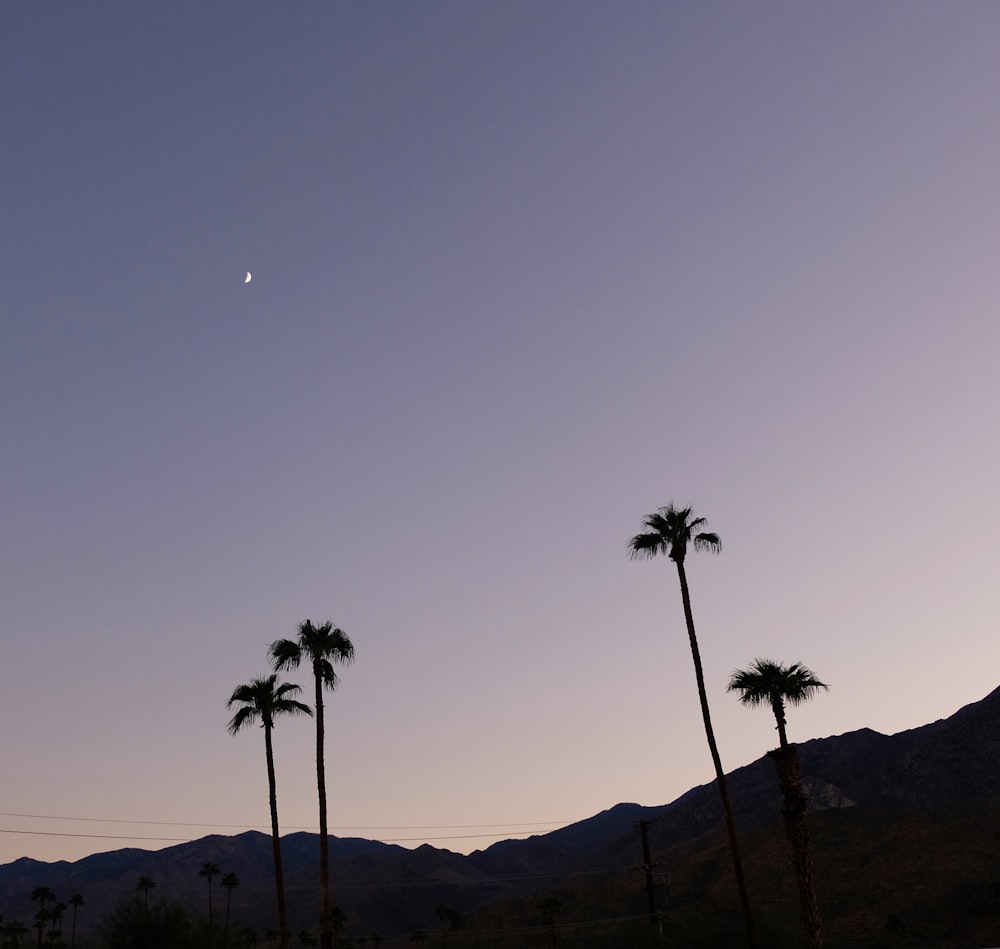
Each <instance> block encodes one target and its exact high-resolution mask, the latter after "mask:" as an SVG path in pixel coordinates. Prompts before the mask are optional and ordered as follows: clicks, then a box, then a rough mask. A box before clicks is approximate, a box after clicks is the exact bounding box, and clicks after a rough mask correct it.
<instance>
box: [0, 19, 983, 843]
mask: <svg viewBox="0 0 1000 949" xmlns="http://www.w3.org/2000/svg"><path fill="white" fill-rule="evenodd" d="M998 36H1000V5H998V4H996V3H993V2H988V0H981V2H980V0H967V2H962V3H945V2H933V3H928V2H921V0H899V2H879V3H870V2H868V0H864V2H852V0H846V2H839V3H837V4H801V3H798V2H791V0H789V2H757V3H753V4H741V3H735V2H733V3H718V2H703V0H698V2H694V0H682V2H666V0H662V2H652V0H626V2H614V3H611V2H606V0H601V2H594V0H541V2H539V0H482V2H478V0H476V2H468V0H426V2H409V0H397V2H388V0H387V2H378V3H346V2H343V3H340V2H338V3H334V2H318V0H316V2H306V0H303V2H297V3H295V4H280V5H279V4H274V3H264V2H245V3H240V4H233V3H230V4H205V3H203V2H201V0H175V2H171V3H169V4H152V5H151V4H142V5H137V4H134V3H131V2H124V0H122V2H99V3H75V4H72V3H63V4H37V3H35V4H32V3H20V4H15V3H7V4H4V5H3V6H2V7H0V92H2V94H0V128H2V129H3V136H2V145H0V156H2V169H3V176H4V184H5V187H4V199H3V203H2V220H3V226H2V228H0V251H2V253H0V268H2V280H0V319H2V336H0V342H2V345H0V404H2V406H3V412H2V413H0V436H2V445H3V465H2V468H0V472H2V483H3V499H4V504H3V508H4V516H3V533H2V536H3V554H2V556H3V562H2V576H3V579H4V583H3V587H4V590H3V595H2V597H0V618H2V636H3V650H2V663H0V708H2V711H3V720H4V722H5V727H4V736H5V737H4V741H3V759H4V764H3V774H4V780H3V790H2V794H0V811H2V812H3V813H2V816H0V830H2V833H0V862H8V861H10V860H14V859H16V858H18V857H20V856H25V855H27V856H31V857H35V858H38V859H43V860H55V859H70V860H75V859H78V858H79V857H81V856H83V855H85V854H88V853H92V852H96V851H104V850H114V849H118V848H120V847H125V846H138V847H147V848H151V849H152V848H158V847H162V846H167V845H168V844H169V843H172V842H176V841H181V840H187V839H192V838H197V837H200V836H203V835H204V834H207V833H211V832H222V833H236V832H238V831H240V830H244V829H247V828H249V827H258V828H261V829H266V828H267V821H268V814H267V790H266V780H265V772H264V754H263V741H262V739H261V736H260V733H259V732H258V731H256V730H251V731H250V732H248V733H246V734H241V735H239V736H236V737H230V736H229V735H228V734H227V732H226V723H227V721H228V718H229V713H228V712H227V710H226V708H225V702H226V699H227V698H228V697H229V695H230V693H231V692H232V689H233V688H234V687H235V686H236V685H237V684H239V683H241V682H244V681H246V680H248V679H249V678H251V677H253V676H255V675H259V674H262V673H264V672H265V671H266V670H267V664H266V656H265V652H266V647H267V645H268V643H269V642H271V641H272V640H273V639H275V638H278V637H284V636H291V635H293V634H294V632H295V627H296V625H297V623H298V622H299V621H301V620H302V619H305V618H307V617H310V618H312V619H314V620H316V621H321V620H324V619H327V618H329V619H332V620H334V622H336V623H337V624H338V625H339V626H341V627H342V628H343V629H345V630H346V631H347V633H348V634H349V635H350V636H351V637H352V639H353V640H354V643H355V647H356V650H357V661H356V663H355V664H354V665H353V666H352V667H350V668H349V669H347V670H346V671H345V672H344V673H343V678H342V684H341V687H340V688H339V690H338V692H337V693H336V694H335V695H333V696H332V697H331V698H330V702H329V706H328V709H329V736H328V737H329V742H328V751H327V757H328V775H329V783H330V787H329V791H330V795H329V797H330V809H331V830H332V831H333V832H334V833H337V834H339V835H350V836H365V837H372V838H377V839H383V840H393V841H399V842H402V843H404V844H405V845H406V846H416V845H417V844H419V843H420V842H422V841H425V840H429V841H431V842H432V843H434V844H435V845H437V846H442V847H448V848H450V849H453V850H457V851H463V852H466V851H469V850H472V849H476V848H479V847H483V846H486V845H487V844H489V843H490V842H492V841H493V840H495V839H497V838H501V837H507V836H521V835H523V834H526V833H530V832H542V831H545V830H548V829H552V828H555V827H557V826H560V825H562V824H565V823H568V822H570V821H573V820H578V819H582V818H585V817H588V816H590V815H592V814H594V813H597V812H598V811H600V810H603V809H605V808H607V807H610V806H612V805H614V804H616V803H618V802H620V801H635V802H639V803H642V804H651V805H652V804H663V803H666V802H668V801H671V800H673V799H674V798H676V797H677V796H678V795H680V794H682V793H683V792H684V791H686V790H687V789H688V788H690V787H692V786H694V785H696V784H701V783H704V782H706V781H709V780H710V779H711V777H712V766H711V761H710V758H709V755H708V750H707V747H706V745H705V740H704V734H703V731H702V726H701V721H700V717H699V714H698V707H697V695H696V691H695V684H694V676H693V674H692V668H691V659H690V653H689V650H688V644H687V639H686V635H685V632H684V628H683V623H682V615H681V606H680V597H679V593H678V590H677V584H676V574H675V573H674V572H673V568H672V565H671V564H670V563H669V562H668V561H666V560H662V561H658V562H652V563H646V562H631V561H630V560H629V559H628V557H627V554H626V542H627V541H628V539H629V538H630V537H631V536H632V535H633V534H634V533H636V532H637V531H639V530H640V529H641V527H642V517H643V515H645V514H646V513H648V512H650V511H652V510H654V509H655V508H657V507H658V506H660V505H663V504H666V503H668V502H669V501H671V500H674V501H676V502H677V503H679V504H693V505H694V506H695V508H696V510H697V511H698V512H699V513H701V514H703V515H705V516H706V517H707V518H708V520H709V527H710V529H713V530H716V531H718V533H719V534H720V535H721V537H722V541H723V549H722V553H721V555H720V556H719V557H712V556H710V555H707V554H705V555H698V556H696V557H694V556H693V557H692V558H691V560H690V562H689V579H690V582H691V588H692V596H693V601H694V609H695V618H696V621H697V624H698V629H699V635H700V639H701V644H702V650H703V659H704V663H705V670H706V676H707V680H708V684H709V688H710V701H711V703H712V708H713V713H714V717H715V724H716V731H717V735H718V739H719V745H720V749H721V752H722V757H723V762H724V765H725V766H726V768H727V769H733V768H736V767H738V766H740V765H743V764H746V763H748V762H750V761H752V760H754V759H756V758H758V757H759V756H760V755H761V754H763V753H764V751H766V750H767V749H768V748H769V747H771V746H772V745H773V744H774V743H775V733H774V728H773V721H772V720H771V719H770V717H769V715H768V714H767V712H765V711H748V710H746V709H744V708H743V707H741V706H740V705H738V703H737V702H736V701H735V700H734V699H733V697H732V696H729V695H727V694H726V692H725V686H726V682H727V680H728V676H729V674H730V673H731V672H732V670H733V669H734V668H737V667H741V666H745V665H746V664H747V663H748V662H749V661H750V660H751V659H752V658H754V657H755V656H771V657H773V658H777V659H780V660H783V661H786V662H792V661H795V660H801V661H804V662H805V663H807V664H808V665H809V666H811V667H812V668H813V669H814V670H815V671H816V672H817V674H818V675H819V676H820V677H821V678H823V679H824V680H825V681H827V682H829V683H830V685H831V687H832V688H831V690H830V692H829V693H827V694H823V695H821V696H819V697H818V698H817V699H816V701H815V702H813V703H812V704H811V705H810V706H809V707H807V708H802V709H795V710H793V712H792V713H791V714H790V720H789V732H790V737H791V738H792V739H793V740H795V739H798V740H805V739H808V738H812V737H820V736H826V735H831V734H840V733H843V732H845V731H850V730H852V729H856V728H860V727H865V726H869V727H872V728H875V729H877V730H879V731H882V732H886V733H892V732H896V731H900V730H903V729H906V728H911V727H915V726H918V725H921V724H924V723H926V722H929V721H933V720H935V719H937V718H941V717H944V716H947V715H950V714H951V713H953V712H954V711H955V710H956V709H958V708H959V707H961V706H962V705H964V704H967V703H968V702H971V701H975V700H978V699H980V698H982V697H983V696H984V695H986V694H987V693H988V692H990V691H991V690H992V689H993V688H995V687H996V686H997V684H998V679H1000V673H998V669H1000V645H998V642H1000V641H998V637H997V633H996V628H995V624H996V616H997V615H998V612H1000V603H998V599H1000V583H998V582H997V574H998V568H1000V553H998V547H1000V541H998V537H1000V500H998V478H997V471H998V461H1000V451H998V447H997V441H998V440H997V435H996V429H997V422H996V418H997V404H998V401H1000V372H998V366H1000V321H998V318H997V311H998V304H1000V278H998V273H1000V270H998V259H1000V173H998V169H1000V96H998V95H997V90H998V88H1000V58H998V57H997V55H996V48H997V37H998ZM247 270H250V271H252V272H253V275H254V277H253V281H252V282H251V283H250V284H249V285H244V283H243V275H244V272H245V271H247ZM299 681H305V680H304V679H303V678H302V677H299ZM275 739H276V750H275V753H276V758H277V767H278V796H279V808H280V814H281V820H282V825H283V830H287V831H291V830H293V829H315V827H316V822H317V818H316V804H315V787H314V771H313V767H314V765H313V758H312V742H313V732H312V728H311V726H310V724H309V723H308V722H306V721H304V720H302V721H297V720H286V721H284V722H281V723H280V724H279V725H278V727H277V730H276V735H275ZM16 815H38V816H16ZM70 818H73V819H70ZM114 821H123V822H127V823H114ZM157 838H159V839H157Z"/></svg>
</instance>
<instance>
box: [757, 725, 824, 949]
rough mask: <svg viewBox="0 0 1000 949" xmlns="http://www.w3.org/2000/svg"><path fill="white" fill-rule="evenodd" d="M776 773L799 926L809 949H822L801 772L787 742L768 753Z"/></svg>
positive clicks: (797, 759) (793, 749) (793, 747)
mask: <svg viewBox="0 0 1000 949" xmlns="http://www.w3.org/2000/svg"><path fill="white" fill-rule="evenodd" d="M768 754H769V755H770V756H771V758H772V760H773V761H774V768H775V770H776V771H777V772H778V784H779V785H780V786H781V795H782V797H783V798H784V802H785V804H784V807H782V809H781V813H782V816H783V817H784V818H785V830H786V831H787V833H788V842H789V844H790V845H791V848H792V863H793V865H794V867H795V876H796V878H797V880H798V885H799V901H800V902H801V903H802V922H803V924H804V925H805V929H806V938H807V939H808V940H809V949H822V946H823V932H822V928H823V923H822V919H821V918H820V914H819V901H818V900H817V899H816V882H815V879H814V877H813V863H812V851H811V849H810V847H809V827H808V825H807V824H806V794H805V789H804V788H803V787H802V772H801V769H800V768H799V756H798V753H797V752H796V750H795V745H790V744H788V743H787V742H786V743H785V744H784V745H783V746H782V747H780V748H776V749H775V750H774V751H770V752H768Z"/></svg>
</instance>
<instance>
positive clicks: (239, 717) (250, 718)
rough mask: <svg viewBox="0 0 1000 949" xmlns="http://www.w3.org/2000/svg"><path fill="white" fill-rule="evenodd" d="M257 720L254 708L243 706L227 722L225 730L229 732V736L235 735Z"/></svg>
mask: <svg viewBox="0 0 1000 949" xmlns="http://www.w3.org/2000/svg"><path fill="white" fill-rule="evenodd" d="M257 718H258V715H257V710H256V709H255V708H251V707H250V706H249V705H245V706H244V707H243V708H241V709H240V710H239V711H238V712H237V713H236V714H235V715H234V716H233V717H232V718H231V719H230V720H229V724H228V725H227V726H226V728H227V730H228V731H229V734H231V735H235V734H236V733H237V732H239V731H242V730H243V729H244V728H246V727H248V726H250V725H253V724H255V723H256V721H257Z"/></svg>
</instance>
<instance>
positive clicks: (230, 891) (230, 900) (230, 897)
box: [222, 887, 233, 946]
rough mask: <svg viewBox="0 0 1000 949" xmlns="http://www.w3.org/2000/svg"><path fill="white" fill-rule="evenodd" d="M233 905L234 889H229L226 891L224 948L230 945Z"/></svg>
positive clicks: (223, 932)
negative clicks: (230, 913) (230, 919)
mask: <svg viewBox="0 0 1000 949" xmlns="http://www.w3.org/2000/svg"><path fill="white" fill-rule="evenodd" d="M232 905H233V888H232V887H229V888H228V889H227V891H226V922H225V925H224V926H223V927H222V944H223V945H224V946H228V945H229V909H230V907H231V906H232Z"/></svg>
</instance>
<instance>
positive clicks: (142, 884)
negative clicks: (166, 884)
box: [135, 876, 156, 910]
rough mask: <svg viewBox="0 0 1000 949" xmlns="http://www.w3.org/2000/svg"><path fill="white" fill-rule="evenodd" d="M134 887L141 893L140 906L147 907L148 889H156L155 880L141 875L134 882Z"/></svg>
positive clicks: (145, 908) (146, 908)
mask: <svg viewBox="0 0 1000 949" xmlns="http://www.w3.org/2000/svg"><path fill="white" fill-rule="evenodd" d="M135 888H136V889H137V890H138V891H139V892H140V893H142V908H143V910H148V909H149V891H150V890H155V889H156V880H154V879H153V878H152V877H148V876H141V877H139V879H138V881H137V882H136V884H135Z"/></svg>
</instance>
